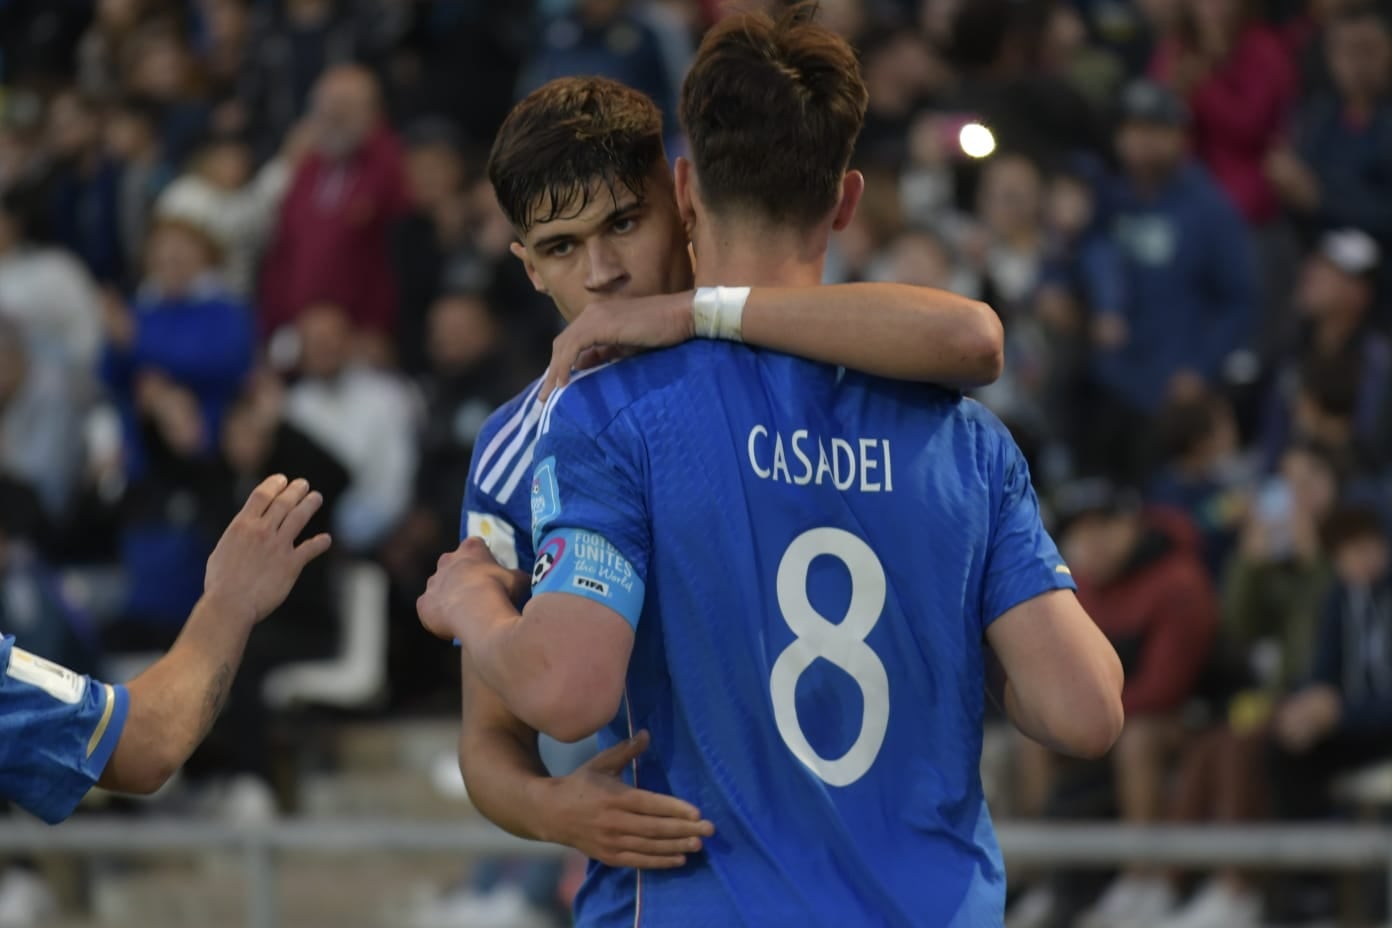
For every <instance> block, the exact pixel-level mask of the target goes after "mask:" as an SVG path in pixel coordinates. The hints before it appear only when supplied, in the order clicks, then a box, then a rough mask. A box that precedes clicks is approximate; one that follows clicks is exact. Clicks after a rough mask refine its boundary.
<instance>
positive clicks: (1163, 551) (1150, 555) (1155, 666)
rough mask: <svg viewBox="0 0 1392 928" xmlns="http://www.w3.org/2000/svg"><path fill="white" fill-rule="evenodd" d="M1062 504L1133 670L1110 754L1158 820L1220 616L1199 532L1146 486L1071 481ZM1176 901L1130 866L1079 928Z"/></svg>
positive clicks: (1087, 590)
mask: <svg viewBox="0 0 1392 928" xmlns="http://www.w3.org/2000/svg"><path fill="white" fill-rule="evenodd" d="M1056 506H1057V508H1058V511H1059V514H1060V517H1061V518H1062V519H1063V525H1062V531H1061V533H1060V538H1061V542H1062V543H1061V550H1062V551H1063V552H1064V556H1065V557H1066V558H1067V560H1068V563H1069V565H1070V567H1071V568H1072V570H1073V574H1074V577H1075V579H1076V580H1077V581H1078V599H1079V601H1080V602H1082V603H1083V606H1084V608H1085V609H1087V611H1088V614H1089V615H1091V616H1092V617H1093V618H1094V619H1095V620H1096V622H1097V624H1098V627H1099V628H1101V629H1102V631H1103V633H1104V634H1106V636H1107V638H1108V640H1109V641H1110V642H1111V643H1112V645H1113V646H1114V647H1115V648H1116V649H1117V653H1118V654H1119V655H1120V657H1121V660H1122V666H1123V667H1124V668H1125V670H1126V684H1125V687H1124V688H1123V690H1122V696H1121V698H1122V704H1123V706H1124V707H1125V709H1126V725H1125V728H1124V729H1123V731H1122V735H1121V738H1120V739H1119V740H1118V742H1117V745H1116V747H1115V748H1114V749H1113V752H1112V755H1111V758H1110V762H1111V765H1112V769H1113V771H1114V776H1115V782H1116V798H1117V806H1118V810H1119V812H1120V815H1121V819H1122V821H1125V822H1129V823H1131V824H1146V823H1151V822H1155V821H1158V820H1159V819H1160V818H1161V817H1162V815H1163V813H1164V797H1165V781H1166V778H1167V771H1168V768H1169V763H1170V761H1171V760H1172V758H1173V756H1174V755H1175V753H1176V752H1177V751H1178V749H1179V747H1180V746H1181V743H1182V738H1183V734H1184V728H1183V722H1182V719H1181V713H1182V710H1183V709H1184V708H1185V706H1186V704H1187V703H1188V702H1189V700H1190V699H1191V698H1193V697H1194V695H1195V693H1196V687H1197V684H1198V680H1199V676H1200V674H1201V672H1202V671H1203V669H1204V666H1205V664H1206V662H1207V660H1208V656H1209V653H1210V650H1211V648H1212V645H1213V640H1214V634H1215V632H1216V629H1217V624H1218V601H1217V597H1216V595H1215V592H1214V589H1213V585H1212V583H1211V582H1210V581H1209V579H1208V577H1207V576H1206V575H1205V572H1204V568H1203V563H1202V561H1201V560H1200V554H1199V542H1198V538H1197V532H1196V531H1195V530H1194V527H1193V526H1192V525H1191V524H1190V523H1189V522H1188V520H1187V519H1186V518H1184V517H1183V516H1180V515H1175V514H1172V513H1163V512H1159V511H1155V512H1149V513H1148V512H1145V511H1144V510H1142V508H1141V506H1140V501H1139V498H1138V497H1137V496H1136V495H1135V494H1133V493H1130V492H1129V491H1125V490H1120V489H1118V488H1116V487H1115V486H1113V485H1111V484H1109V483H1108V482H1106V481H1102V480H1087V481H1080V482H1077V483H1074V484H1070V485H1068V486H1067V487H1066V488H1065V489H1064V490H1062V491H1060V493H1059V494H1058V496H1057V499H1056ZM1041 754H1042V752H1041V751H1039V750H1037V749H1030V750H1028V752H1027V753H1026V754H1025V757H1026V758H1028V760H1026V762H1025V763H1024V764H1022V767H1023V768H1024V769H1028V770H1029V771H1030V773H1031V775H1033V776H1039V775H1040V774H1041V773H1043V774H1045V775H1046V777H1045V780H1044V782H1043V783H1039V784H1037V785H1036V788H1041V787H1042V788H1043V789H1045V790H1047V789H1048V788H1049V783H1050V779H1049V778H1048V777H1047V772H1048V771H1049V769H1050V762H1049V758H1048V756H1047V755H1043V756H1041ZM1042 804H1043V803H1042V802H1040V801H1038V800H1037V801H1036V805H1037V806H1042ZM1173 904H1174V901H1173V890H1172V889H1171V887H1170V885H1169V883H1168V881H1167V880H1165V879H1164V878H1163V877H1162V876H1161V875H1158V874H1155V873H1152V872H1150V871H1147V870H1128V871H1125V872H1124V873H1123V874H1122V875H1121V876H1120V877H1119V878H1118V879H1117V881H1116V882H1115V883H1113V884H1112V885H1111V886H1110V887H1109V888H1108V890H1107V891H1106V892H1105V893H1104V894H1103V895H1102V898H1101V899H1100V900H1098V902H1097V903H1096V905H1095V906H1094V907H1093V908H1092V909H1091V911H1090V912H1088V913H1087V914H1085V915H1084V917H1083V920H1082V922H1081V923H1080V924H1082V925H1088V926H1091V925H1098V926H1102V925H1113V924H1120V923H1122V922H1123V921H1127V920H1133V919H1134V920H1139V921H1140V922H1141V923H1146V922H1147V920H1148V919H1151V918H1155V917H1157V916H1159V915H1160V914H1162V913H1164V912H1166V911H1168V910H1169V909H1170V908H1172V907H1173ZM1128 923H1129V921H1128Z"/></svg>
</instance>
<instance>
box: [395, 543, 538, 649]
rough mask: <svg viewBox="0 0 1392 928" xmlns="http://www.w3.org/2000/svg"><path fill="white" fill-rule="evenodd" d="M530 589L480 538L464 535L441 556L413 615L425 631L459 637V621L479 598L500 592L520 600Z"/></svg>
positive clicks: (528, 582) (526, 578)
mask: <svg viewBox="0 0 1392 928" xmlns="http://www.w3.org/2000/svg"><path fill="white" fill-rule="evenodd" d="M530 588H531V578H530V577H529V576H527V575H526V574H525V573H523V572H522V571H520V570H508V569H507V568H506V567H504V566H503V565H501V564H499V563H498V560H497V558H495V557H494V556H493V552H492V551H489V550H488V544H487V543H486V542H485V541H484V540H483V539H481V538H466V539H464V541H463V542H462V543H460V545H459V547H458V548H456V549H454V550H453V551H451V552H449V553H448V554H445V555H443V556H441V558H440V560H439V562H438V563H437V564H436V565H435V573H434V574H432V575H431V577H430V580H429V581H428V582H427V583H426V585H425V592H424V593H422V594H421V596H420V598H419V599H417V600H416V614H417V615H419V616H420V621H421V624H422V625H424V626H425V629H426V631H428V632H430V633H431V634H432V635H434V636H435V637H437V638H444V639H446V640H451V639H455V638H462V637H464V636H462V635H460V634H459V631H458V627H459V623H460V620H461V619H462V618H464V617H466V616H468V614H469V610H470V607H471V606H472V605H473V604H475V603H477V602H478V601H479V600H480V599H481V598H484V597H488V596H496V595H498V592H499V591H500V590H501V592H502V593H503V594H504V595H506V596H507V598H508V599H509V600H511V601H512V602H514V603H516V602H520V601H521V599H522V597H524V596H525V595H526V594H527V591H528V590H529V589H530Z"/></svg>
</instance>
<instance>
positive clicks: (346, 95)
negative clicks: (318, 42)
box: [258, 66, 406, 343]
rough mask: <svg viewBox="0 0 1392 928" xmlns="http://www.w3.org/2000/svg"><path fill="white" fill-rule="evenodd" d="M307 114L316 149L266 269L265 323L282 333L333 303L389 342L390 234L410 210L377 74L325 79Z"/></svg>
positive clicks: (299, 176) (288, 201) (287, 205)
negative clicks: (309, 310) (320, 304)
mask: <svg viewBox="0 0 1392 928" xmlns="http://www.w3.org/2000/svg"><path fill="white" fill-rule="evenodd" d="M309 118H310V124H311V126H312V133H313V135H312V138H313V150H312V151H311V152H310V154H309V155H308V156H307V157H306V158H305V159H304V160H303V161H302V162H301V163H300V165H299V167H298V168H297V169H296V171H295V175H294V179H293V180H292V181H291V183H290V190H289V192H288V193H287V194H286V196H285V199H284V201H283V203H282V204H281V208H280V216H279V221H278V223H277V225H276V230H275V234H274V236H273V238H272V247H271V250H270V252H269V253H268V254H267V255H266V260H265V264H264V267H263V271H262V278H261V303H260V306H259V307H258V308H259V310H260V316H261V325H262V329H263V331H264V332H266V333H272V332H275V331H276V330H277V329H279V328H280V327H282V326H285V325H289V324H292V323H293V322H294V321H295V320H296V318H297V317H298V316H299V315H300V313H302V312H303V311H304V310H305V309H306V307H308V306H310V305H312V304H314V303H315V302H317V301H331V302H333V303H335V304H336V305H338V306H341V307H342V308H343V309H344V310H345V311H346V312H347V313H348V315H349V318H350V319H351V320H352V322H353V324H354V326H356V327H357V328H359V329H361V330H363V331H364V332H365V333H367V334H369V335H371V336H372V337H373V338H374V339H375V340H377V341H378V342H380V343H385V341H386V339H387V338H388V337H389V336H390V334H391V332H392V327H393V325H394V324H395V321H396V285H395V283H394V281H393V276H392V269H391V263H390V259H389V250H388V242H389V239H388V234H389V232H390V229H391V226H392V224H393V223H394V222H395V221H396V220H397V218H398V217H399V216H400V215H401V214H402V213H403V212H404V211H405V209H406V186H405V176H404V168H403V165H402V153H401V148H400V145H399V143H398V142H397V139H396V135H395V134H394V133H393V132H392V130H391V128H390V127H389V126H388V125H387V124H386V123H385V122H384V120H383V115H382V110H381V98H380V93H379V91H378V87H377V82H376V79H375V78H373V76H372V74H371V72H369V71H366V70H364V69H362V68H359V67H355V66H343V67H338V68H334V69H332V70H330V71H328V72H326V73H325V74H324V76H323V77H322V78H320V80H319V82H318V83H317V84H316V85H315V90H314V99H313V109H312V112H311V114H310V117H309Z"/></svg>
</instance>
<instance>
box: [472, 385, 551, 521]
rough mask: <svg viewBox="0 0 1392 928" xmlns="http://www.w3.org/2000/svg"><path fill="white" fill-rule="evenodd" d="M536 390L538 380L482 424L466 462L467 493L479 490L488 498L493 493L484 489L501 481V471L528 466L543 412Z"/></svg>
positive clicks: (502, 472)
mask: <svg viewBox="0 0 1392 928" xmlns="http://www.w3.org/2000/svg"><path fill="white" fill-rule="evenodd" d="M540 390H541V378H537V379H536V380H534V381H532V382H531V383H530V384H528V385H527V386H526V387H525V388H523V390H522V391H521V392H520V393H518V394H517V395H516V396H514V397H513V398H512V399H510V400H508V401H507V402H506V403H503V405H501V406H499V407H498V408H497V409H495V410H494V411H493V412H492V413H491V414H490V415H489V416H488V418H487V419H485V420H484V422H483V427H482V428H480V429H479V433H478V437H477V438H476V439H475V440H474V453H473V457H472V459H471V460H470V461H469V492H470V493H474V492H476V491H478V490H483V492H484V494H485V495H488V494H489V493H491V492H493V491H492V490H490V489H488V488H487V487H488V485H489V484H497V483H498V482H499V481H500V480H502V479H503V478H504V472H505V471H510V470H511V469H512V468H515V467H516V466H517V465H518V464H520V463H521V462H523V461H524V460H525V461H527V463H530V451H531V449H532V446H533V445H534V444H535V442H536V431H537V422H538V421H539V420H540V419H541V412H542V408H543V405H542V403H541V401H540V400H539V399H538V394H539V393H540ZM490 478H491V479H490Z"/></svg>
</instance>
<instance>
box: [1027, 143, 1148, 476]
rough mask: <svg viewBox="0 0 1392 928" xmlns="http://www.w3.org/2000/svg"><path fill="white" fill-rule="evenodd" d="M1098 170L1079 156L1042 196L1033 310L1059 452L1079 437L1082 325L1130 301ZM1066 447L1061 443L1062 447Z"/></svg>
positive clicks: (1084, 371) (1085, 340) (1082, 383)
mask: <svg viewBox="0 0 1392 928" xmlns="http://www.w3.org/2000/svg"><path fill="white" fill-rule="evenodd" d="M1096 171H1097V169H1095V168H1093V167H1092V166H1091V163H1090V162H1088V161H1084V160H1081V159H1080V160H1079V161H1078V162H1077V163H1075V164H1072V165H1069V166H1068V167H1066V168H1065V169H1063V170H1060V171H1058V172H1056V173H1055V174H1054V176H1053V178H1052V179H1051V180H1050V181H1049V185H1048V191H1047V194H1046V198H1045V210H1044V212H1045V231H1046V236H1047V238H1046V242H1045V252H1044V260H1043V263H1042V265H1041V266H1040V269H1039V286H1038V288H1037V289H1036V290H1035V291H1034V293H1033V294H1032V303H1033V306H1032V307H1031V309H1032V315H1033V317H1034V318H1035V319H1037V320H1038V322H1037V324H1038V325H1039V326H1040V328H1041V329H1042V332H1043V337H1044V349H1045V351H1046V353H1047V357H1048V368H1047V373H1046V381H1045V392H1044V396H1043V401H1044V414H1045V417H1046V419H1047V421H1048V423H1049V434H1051V435H1052V436H1055V438H1054V439H1053V446H1054V447H1055V449H1058V450H1061V451H1062V452H1063V453H1064V455H1067V454H1069V453H1071V449H1072V447H1073V446H1075V445H1076V444H1077V442H1078V438H1079V435H1080V429H1081V428H1082V426H1083V423H1084V422H1085V421H1086V418H1087V417H1086V416H1085V415H1083V414H1082V413H1081V410H1082V408H1083V407H1084V402H1085V393H1084V389H1085V378H1086V375H1087V360H1088V351H1087V348H1088V338H1087V331H1088V329H1089V327H1091V326H1092V325H1093V322H1094V320H1097V319H1116V318H1118V316H1119V313H1121V312H1122V307H1125V306H1126V305H1127V304H1128V298H1127V292H1126V287H1127V280H1126V262H1125V260H1124V259H1123V257H1122V253H1121V251H1120V249H1119V248H1118V247H1117V244H1116V242H1115V241H1113V240H1112V237H1111V236H1110V235H1109V234H1108V233H1107V221H1108V216H1107V213H1106V210H1105V209H1104V208H1103V204H1102V203H1100V202H1099V197H1098V195H1097V191H1096V189H1095V183H1096V176H1095V175H1096ZM1060 446H1066V447H1062V448H1061V447H1060ZM1065 463H1067V462H1065Z"/></svg>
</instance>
